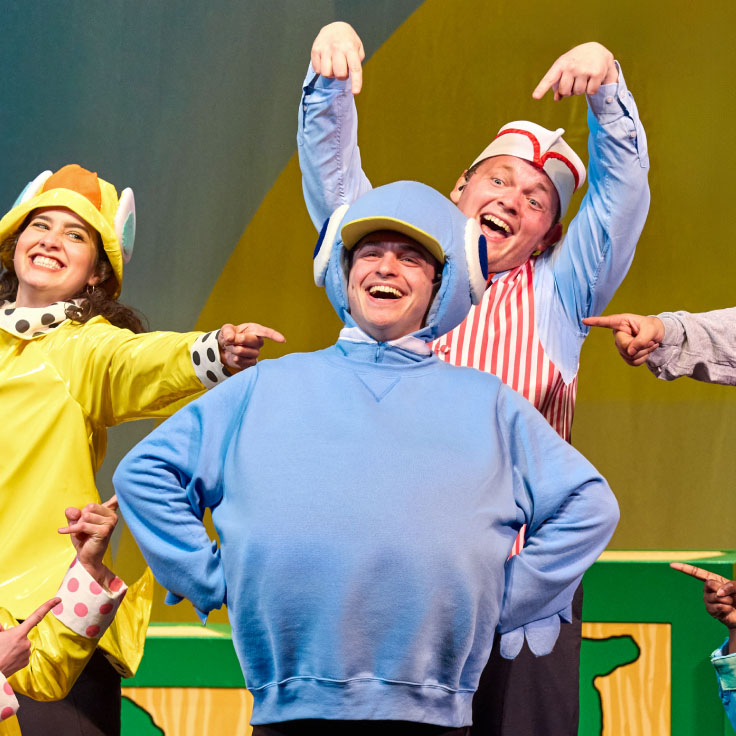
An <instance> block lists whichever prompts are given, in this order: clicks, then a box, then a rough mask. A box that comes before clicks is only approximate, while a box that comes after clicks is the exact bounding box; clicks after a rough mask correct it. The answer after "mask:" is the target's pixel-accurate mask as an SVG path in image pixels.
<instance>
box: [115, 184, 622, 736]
mask: <svg viewBox="0 0 736 736" xmlns="http://www.w3.org/2000/svg"><path fill="white" fill-rule="evenodd" d="M485 249H486V244H485V239H484V237H483V235H482V234H481V232H480V227H479V226H478V224H477V223H476V222H475V221H473V220H468V219H467V218H465V216H464V215H462V213H461V212H460V211H459V210H458V209H457V208H456V207H455V206H454V205H453V204H452V203H451V202H450V201H449V200H447V199H445V198H444V197H443V196H441V195H440V194H438V193H437V192H435V191H434V190H432V189H430V188H429V187H426V186H424V185H422V184H418V183H416V182H397V183H394V184H389V185H387V186H385V187H379V188H377V189H374V190H373V191H370V192H368V193H367V194H365V195H364V196H363V197H361V198H360V199H358V200H357V201H356V202H354V203H353V204H352V205H350V206H348V205H344V206H342V207H340V208H339V209H338V210H337V211H336V212H335V213H334V214H333V215H332V217H331V218H330V219H329V220H328V222H327V223H326V224H325V227H324V228H323V231H322V233H321V235H320V242H319V243H318V248H317V250H316V252H315V259H314V273H315V280H316V282H317V283H318V285H324V286H325V288H326V290H327V294H328V296H329V298H330V301H331V302H332V304H333V306H334V308H335V310H336V311H337V313H338V315H339V316H340V318H341V319H342V320H343V322H344V323H345V327H344V328H343V329H342V331H341V332H340V335H339V338H338V340H337V343H336V344H335V345H333V346H331V347H329V348H327V349H325V350H319V351H316V352H313V353H302V354H292V355H287V356H285V357H283V358H279V359H278V360H271V361H264V362H262V363H259V364H258V365H257V366H256V367H255V368H253V369H251V370H249V371H245V372H244V373H243V374H241V375H238V376H235V377H233V378H232V379H230V380H229V381H227V382H226V383H224V384H223V385H222V386H221V387H219V388H217V389H215V390H214V391H212V392H210V393H209V394H208V395H206V396H204V397H203V398H201V399H200V400H198V401H195V402H194V403H192V404H190V405H189V406H187V407H186V408H185V409H183V410H181V411H180V412H179V413H177V414H176V415H175V416H174V417H172V418H171V419H169V420H168V421H167V422H166V423H164V424H163V425H162V426H161V427H159V428H158V429H157V430H156V431H154V432H153V433H152V434H151V435H150V436H149V437H148V438H147V439H146V440H144V441H143V442H142V443H141V444H139V445H138V446H137V447H136V448H134V449H133V451H132V452H131V453H130V454H129V455H128V456H127V457H126V458H125V460H123V462H122V464H121V465H120V467H119V468H118V470H117V472H116V475H115V486H116V489H117V493H118V498H119V500H120V507H121V509H122V510H123V513H124V515H125V518H126V521H127V522H128V524H129V525H130V528H131V530H132V532H133V534H134V536H135V538H136V539H137V541H138V543H139V544H140V546H141V549H142V550H143V552H144V555H145V557H146V559H147V560H148V562H149V564H150V565H151V567H152V568H153V571H154V573H155V574H156V576H157V578H158V579H159V580H160V581H161V583H163V584H164V585H165V586H166V587H167V588H168V590H169V591H171V593H170V596H171V597H172V599H174V600H176V599H179V598H181V597H186V598H188V599H189V600H191V601H192V603H194V605H195V606H196V607H197V609H199V610H200V611H201V612H203V615H204V614H206V613H207V612H208V611H210V610H212V609H215V608H219V607H220V606H221V605H222V604H223V603H224V602H227V605H228V609H229V615H230V621H231V623H232V628H233V641H234V643H235V647H236V650H237V654H238V657H239V659H240V663H241V665H242V667H243V672H244V674H245V678H246V683H247V686H248V688H249V689H250V691H251V693H252V694H253V698H254V709H253V718H252V721H251V722H252V723H253V724H254V736H270V735H272V734H302V733H320V734H333V733H334V734H338V733H340V734H344V733H350V734H363V733H366V734H367V733H374V732H375V731H376V730H377V729H380V733H381V734H392V733H397V734H399V733H400V734H417V735H420V734H427V735H429V734H464V733H466V732H467V727H468V725H469V724H470V722H471V704H472V699H473V693H474V691H475V689H476V687H477V685H478V679H479V677H480V674H481V671H482V670H483V667H484V665H485V663H486V662H487V661H488V655H489V652H490V649H491V644H492V641H493V636H494V632H495V631H496V630H498V631H499V632H500V633H501V634H502V650H503V652H504V654H505V656H508V657H513V656H515V654H516V653H518V651H519V649H520V648H521V645H522V643H523V641H524V640H525V639H526V641H527V642H528V643H529V645H530V647H531V648H532V649H533V651H534V652H535V653H537V654H539V655H542V654H545V653H547V652H549V651H550V650H551V648H552V646H553V645H554V642H555V639H556V637H557V632H558V631H559V626H560V619H561V618H562V619H567V618H568V617H569V614H570V602H571V600H572V595H573V592H574V591H575V589H576V587H577V585H578V583H579V581H580V578H581V576H582V574H583V572H584V571H585V570H586V569H587V567H588V566H589V565H591V564H592V563H593V561H594V560H595V559H596V557H597V556H598V554H599V553H600V552H601V550H602V549H603V548H604V546H605V545H606V543H607V541H608V539H609V538H610V536H611V534H612V533H613V530H614V528H615V525H616V521H617V519H618V509H617V506H616V501H615V499H614V497H613V494H612V493H611V491H610V490H609V488H608V486H607V485H606V482H605V481H604V480H603V479H602V478H601V477H600V475H599V474H598V473H597V472H596V470H595V469H594V468H593V467H592V466H591V465H590V464H589V463H588V462H587V461H586V460H585V459H584V458H583V457H582V456H581V455H580V454H579V453H578V452H577V451H576V450H574V449H573V448H572V447H571V446H570V445H568V444H567V443H566V442H564V441H563V440H562V439H561V438H560V437H559V436H558V435H557V434H556V433H555V432H554V430H553V429H551V427H550V426H549V425H548V424H547V422H546V421H545V420H544V419H543V417H542V416H541V415H540V414H539V413H538V412H537V411H536V409H534V408H533V407H532V406H531V405H530V404H529V403H528V402H527V401H526V400H525V399H523V398H522V397H520V396H519V395H518V394H516V393H515V392H514V391H512V390H511V389H509V388H507V387H506V386H504V385H503V384H502V383H501V382H500V381H499V379H498V378H496V377H495V376H492V375H489V374H486V373H481V372H480V371H476V370H473V369H469V368H458V367H455V366H452V365H450V364H448V363H445V362H444V361H441V360H440V359H438V358H437V357H436V356H435V355H434V354H433V353H432V352H431V350H430V349H429V346H428V343H429V342H430V341H431V340H433V339H434V338H436V337H437V336H438V335H442V334H445V333H446V332H447V331H448V330H450V329H452V328H453V327H455V326H456V325H458V324H459V323H460V322H461V321H462V320H463V319H464V318H465V315H466V314H467V312H468V309H469V307H470V305H471V302H476V301H477V300H478V299H479V298H480V297H481V296H482V294H483V291H484V289H485V282H486V278H487V263H486V250H485ZM208 507H209V508H210V509H211V510H212V518H213V521H214V524H215V527H216V529H217V531H218V533H219V536H220V541H221V547H220V548H219V549H217V548H216V547H215V546H214V545H213V544H212V542H211V540H210V539H209V538H208V536H207V533H206V531H205V528H204V526H203V524H202V516H203V514H204V511H205V509H206V508H208ZM522 524H527V528H528V536H527V538H528V543H527V545H526V546H525V547H524V550H523V551H522V552H521V554H519V555H517V556H515V557H512V558H511V559H508V557H509V551H510V550H511V546H512V544H513V542H514V539H515V537H516V534H517V532H518V531H519V529H520V527H521V526H522ZM346 721H349V722H350V723H349V724H346V723H345V722H346Z"/></svg>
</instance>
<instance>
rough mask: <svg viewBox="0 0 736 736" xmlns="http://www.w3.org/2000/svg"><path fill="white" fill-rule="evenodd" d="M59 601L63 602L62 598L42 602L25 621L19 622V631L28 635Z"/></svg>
mask: <svg viewBox="0 0 736 736" xmlns="http://www.w3.org/2000/svg"><path fill="white" fill-rule="evenodd" d="M59 603H61V598H52V599H51V600H50V601H46V603H42V604H41V605H40V606H39V607H38V608H37V609H36V610H35V611H34V612H33V613H32V614H31V615H30V616H29V617H28V618H27V619H26V620H25V621H23V623H21V624H18V627H17V629H18V632H19V633H21V634H23V636H28V632H29V631H30V630H31V629H32V628H33V627H34V626H38V624H39V622H40V621H41V620H42V619H43V617H44V616H45V615H46V614H47V613H48V612H49V611H50V610H51V609H52V608H53V607H54V606H56V605H58V604H59Z"/></svg>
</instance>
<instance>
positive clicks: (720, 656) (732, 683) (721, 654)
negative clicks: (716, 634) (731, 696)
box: [710, 639, 736, 691]
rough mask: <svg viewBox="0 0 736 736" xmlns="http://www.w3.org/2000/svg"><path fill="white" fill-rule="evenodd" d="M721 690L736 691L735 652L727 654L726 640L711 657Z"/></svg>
mask: <svg viewBox="0 0 736 736" xmlns="http://www.w3.org/2000/svg"><path fill="white" fill-rule="evenodd" d="M710 661H711V662H713V666H714V667H715V668H716V673H717V674H718V683H719V684H720V686H721V690H724V691H727V690H736V652H734V653H733V654H728V639H726V641H724V642H723V644H722V645H721V646H720V647H718V649H716V650H715V651H714V652H713V653H712V654H711V655H710Z"/></svg>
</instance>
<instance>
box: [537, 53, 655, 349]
mask: <svg viewBox="0 0 736 736" xmlns="http://www.w3.org/2000/svg"><path fill="white" fill-rule="evenodd" d="M550 88H552V89H554V90H555V99H560V98H561V97H564V96H568V95H570V94H583V93H585V94H587V100H588V108H589V109H588V126H589V129H590V135H589V139H588V151H589V160H588V191H587V192H586V194H585V197H584V198H583V201H582V203H581V206H580V209H579V211H578V213H577V215H576V216H575V218H574V219H573V220H572V222H571V223H570V226H569V228H568V231H567V234H566V236H565V237H564V239H563V241H562V242H560V243H559V244H558V245H557V246H555V247H554V248H553V249H548V250H547V251H546V252H545V253H544V256H543V258H542V259H540V264H539V265H540V266H542V268H541V269H540V278H544V279H546V283H545V284H544V285H542V284H540V287H541V288H545V289H548V290H550V291H555V292H557V293H558V295H559V296H558V298H559V301H560V303H561V307H562V309H563V310H564V313H565V315H566V318H567V319H568V320H569V323H570V325H571V328H572V329H573V330H574V331H575V332H576V333H577V334H578V335H579V337H580V338H581V339H582V337H584V335H585V334H587V330H586V328H585V327H583V325H582V324H581V320H582V319H583V318H584V317H588V316H590V315H595V314H600V313H601V311H603V309H604V308H605V306H606V305H607V304H608V302H609V301H610V300H611V297H612V296H613V294H614V292H615V291H616V289H617V288H618V286H619V285H620V284H621V281H622V280H623V279H624V277H625V276H626V273H627V271H628V269H629V266H630V265H631V261H632V259H633V257H634V250H635V248H636V243H637V241H638V239H639V235H640V234H641V231H642V228H643V227H644V222H645V221H646V216H647V212H648V209H649V186H648V183H647V176H648V170H649V159H648V155H647V140H646V135H645V133H644V129H643V127H642V125H641V121H640V120H639V114H638V111H637V107H636V103H635V102H634V98H633V96H632V95H631V93H630V92H629V91H628V89H627V87H626V82H625V80H624V78H623V74H622V73H621V70H620V68H619V67H618V65H617V64H616V62H615V61H614V60H613V55H612V54H611V52H610V51H608V49H606V48H605V47H603V46H601V45H600V44H597V43H587V44H582V45H580V46H576V47H575V48H573V49H572V50H570V51H568V52H567V53H566V54H563V56H561V57H560V58H559V59H558V60H557V61H556V62H555V63H554V64H553V65H552V67H551V69H550V70H549V71H548V72H547V74H546V75H545V76H544V77H543V79H542V81H541V82H540V84H539V85H538V86H537V88H536V89H535V91H534V96H535V97H537V98H539V97H540V96H541V95H542V94H544V93H545V92H546V91H547V90H549V89H550ZM542 264H544V265H542Z"/></svg>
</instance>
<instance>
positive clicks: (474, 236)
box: [314, 181, 488, 342]
mask: <svg viewBox="0 0 736 736" xmlns="http://www.w3.org/2000/svg"><path fill="white" fill-rule="evenodd" d="M378 230H395V231H397V232H400V233H403V234H404V235H408V236H409V237H412V238H414V239H415V240H417V241H418V242H419V243H420V244H422V245H424V246H425V247H426V248H427V250H429V251H430V252H432V253H435V254H439V253H438V251H439V252H441V254H442V255H444V264H443V267H442V282H441V284H440V287H439V290H438V291H437V294H436V295H435V297H434V299H433V301H432V304H431V306H430V309H429V312H428V314H427V318H426V322H425V325H424V326H423V327H422V328H421V329H419V330H417V331H416V332H413V333H411V334H412V336H413V337H417V338H419V339H421V340H423V341H424V342H431V341H432V340H434V339H435V338H437V337H439V336H440V335H444V334H445V333H446V332H449V331H450V330H452V329H453V328H454V327H457V325H459V324H460V323H461V322H462V321H463V320H464V319H465V317H466V316H467V314H468V311H469V310H470V307H471V305H472V304H477V303H478V302H479V301H480V299H481V297H482V296H483V292H484V290H485V287H486V281H487V279H488V260H487V253H486V239H485V237H484V236H483V235H482V233H481V231H480V227H479V225H478V223H477V222H476V221H475V220H471V219H468V218H467V217H465V215H463V213H462V212H460V210H459V209H458V208H457V207H456V206H455V205H454V204H453V203H452V202H451V201H450V200H449V199H447V198H446V197H444V196H442V195H441V194H440V193H439V192H437V191H435V190H434V189H432V188H431V187H428V186H426V185H425V184H420V183H419V182H415V181H398V182H394V183H393V184H387V185H385V186H382V187H377V188H376V189H373V190H371V191H370V192H367V193H366V194H364V195H363V196H362V197H360V198H359V199H357V200H356V201H355V202H354V203H353V204H351V205H343V206H342V207H339V208H338V209H337V210H335V212H334V213H333V214H332V216H331V217H330V218H329V219H328V220H327V221H326V222H325V224H324V226H323V227H322V232H321V233H320V237H319V240H318V242H317V247H316V248H315V251H314V279H315V282H316V283H317V285H318V286H324V287H325V289H326V290H327V296H328V297H329V299H330V302H331V303H332V306H333V307H334V308H335V311H336V312H337V314H338V316H339V317H340V319H341V320H342V321H343V322H344V323H345V324H346V325H347V326H348V327H354V326H356V325H355V321H354V320H353V318H352V316H351V315H350V311H349V307H348V296H347V285H348V278H347V277H348V271H347V268H348V258H347V249H348V248H352V246H354V245H355V244H356V242H357V240H359V239H360V238H359V237H358V236H361V237H362V235H363V234H368V233H370V232H376V231H378ZM346 243H347V248H346Z"/></svg>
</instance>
